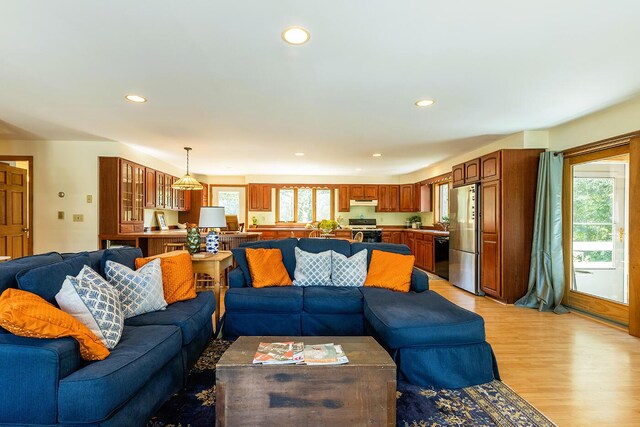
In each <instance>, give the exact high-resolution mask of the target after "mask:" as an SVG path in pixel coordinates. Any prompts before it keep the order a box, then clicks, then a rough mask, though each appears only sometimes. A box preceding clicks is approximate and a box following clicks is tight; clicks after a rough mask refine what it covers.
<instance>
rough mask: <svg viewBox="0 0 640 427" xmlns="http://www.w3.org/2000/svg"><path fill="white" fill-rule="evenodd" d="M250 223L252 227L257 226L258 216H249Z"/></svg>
mask: <svg viewBox="0 0 640 427" xmlns="http://www.w3.org/2000/svg"><path fill="white" fill-rule="evenodd" d="M251 224H252V227H253V228H256V227H257V226H258V218H256V217H255V216H252V217H251Z"/></svg>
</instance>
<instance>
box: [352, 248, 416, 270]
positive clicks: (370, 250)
mask: <svg viewBox="0 0 640 427" xmlns="http://www.w3.org/2000/svg"><path fill="white" fill-rule="evenodd" d="M364 249H367V250H368V252H367V268H369V264H371V256H372V255H373V251H385V252H393V253H394V254H401V255H411V249H409V246H407V245H398V244H396V243H358V242H355V243H352V244H351V255H354V254H356V253H358V252H360V251H361V250H364Z"/></svg>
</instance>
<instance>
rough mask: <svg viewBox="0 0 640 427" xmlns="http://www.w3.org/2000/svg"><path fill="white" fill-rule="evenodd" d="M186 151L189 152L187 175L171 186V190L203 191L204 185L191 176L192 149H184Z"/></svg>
mask: <svg viewBox="0 0 640 427" xmlns="http://www.w3.org/2000/svg"><path fill="white" fill-rule="evenodd" d="M184 149H185V150H186V152H187V173H186V174H185V175H184V176H183V177H182V178H180V179H179V180H177V181H176V182H174V183H173V184H171V188H173V189H174V190H202V184H200V183H199V182H198V181H197V180H196V179H195V178H194V177H192V176H191V175H189V151H191V147H184Z"/></svg>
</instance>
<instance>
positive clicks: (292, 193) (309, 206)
mask: <svg viewBox="0 0 640 427" xmlns="http://www.w3.org/2000/svg"><path fill="white" fill-rule="evenodd" d="M276 207H277V209H276V221H277V222H299V223H307V222H316V221H320V220H323V219H333V217H334V209H333V191H332V190H331V189H328V188H279V189H278V191H277V192H276Z"/></svg>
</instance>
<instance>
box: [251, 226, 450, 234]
mask: <svg viewBox="0 0 640 427" xmlns="http://www.w3.org/2000/svg"><path fill="white" fill-rule="evenodd" d="M378 228H379V229H382V231H383V232H384V231H412V232H414V233H424V234H433V235H435V236H448V235H449V232H448V231H442V230H431V229H425V228H422V229H416V228H406V227H403V226H400V225H398V226H395V225H389V226H385V225H378ZM250 230H252V231H258V232H259V231H260V230H263V231H313V230H315V229H314V228H305V227H260V226H259V227H258V228H250ZM340 230H344V231H351V228H349V227H345V228H339V229H338V230H337V231H340Z"/></svg>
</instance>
